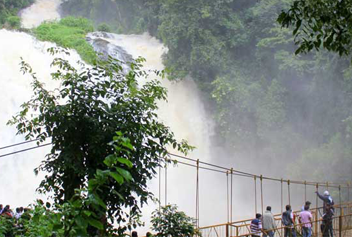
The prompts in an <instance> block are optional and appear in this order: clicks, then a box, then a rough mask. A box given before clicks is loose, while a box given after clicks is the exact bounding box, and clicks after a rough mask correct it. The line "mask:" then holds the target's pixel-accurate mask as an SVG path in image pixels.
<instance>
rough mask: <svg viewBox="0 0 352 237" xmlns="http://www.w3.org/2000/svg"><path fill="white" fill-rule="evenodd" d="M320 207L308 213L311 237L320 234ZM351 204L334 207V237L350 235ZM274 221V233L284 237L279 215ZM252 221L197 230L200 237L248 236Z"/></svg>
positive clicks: (298, 228)
mask: <svg viewBox="0 0 352 237" xmlns="http://www.w3.org/2000/svg"><path fill="white" fill-rule="evenodd" d="M322 209H323V208H322V207H319V208H312V209H311V210H310V211H311V212H312V215H313V220H312V223H313V227H312V233H313V236H319V235H320V234H321V230H320V225H321V223H322V220H321V218H320V216H321V215H322ZM294 213H295V215H296V223H298V216H299V213H300V210H299V211H294ZM351 213H352V203H343V204H341V205H335V215H334V218H333V229H334V232H336V233H338V234H339V235H340V234H342V235H341V236H339V235H337V234H335V235H334V237H349V236H350V235H351V237H352V233H350V232H351V231H350V230H351V229H352V214H351ZM274 219H275V222H276V226H277V227H278V228H277V229H276V230H275V232H276V236H280V237H281V236H282V237H283V236H284V227H283V226H282V224H281V214H276V215H274ZM251 221H252V219H247V220H241V221H236V222H232V223H224V224H218V225H212V226H206V227H201V228H199V231H200V233H201V235H202V237H233V236H236V237H241V236H250V235H251V231H250V223H251ZM295 228H296V230H297V232H298V233H302V232H301V225H300V224H296V225H295Z"/></svg>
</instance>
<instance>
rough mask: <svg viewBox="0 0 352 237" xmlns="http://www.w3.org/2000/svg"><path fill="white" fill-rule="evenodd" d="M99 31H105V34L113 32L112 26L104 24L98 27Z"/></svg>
mask: <svg viewBox="0 0 352 237" xmlns="http://www.w3.org/2000/svg"><path fill="white" fill-rule="evenodd" d="M97 30H98V31H103V32H111V28H110V26H109V25H108V24H106V23H102V24H100V25H98V27H97Z"/></svg>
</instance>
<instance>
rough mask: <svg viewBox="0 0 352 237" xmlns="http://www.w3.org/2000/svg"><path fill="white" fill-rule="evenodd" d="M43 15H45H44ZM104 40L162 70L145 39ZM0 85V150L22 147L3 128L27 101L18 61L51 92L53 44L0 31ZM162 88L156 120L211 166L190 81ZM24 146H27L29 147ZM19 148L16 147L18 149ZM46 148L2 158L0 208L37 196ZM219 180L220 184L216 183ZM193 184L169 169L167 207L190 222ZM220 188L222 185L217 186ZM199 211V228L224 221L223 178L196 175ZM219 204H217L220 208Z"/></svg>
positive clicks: (33, 22) (53, 15)
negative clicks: (38, 171)
mask: <svg viewBox="0 0 352 237" xmlns="http://www.w3.org/2000/svg"><path fill="white" fill-rule="evenodd" d="M59 3H60V1H58V0H38V1H37V2H36V3H35V4H33V5H32V6H31V7H29V8H27V9H25V10H24V11H23V12H22V24H23V26H25V27H33V26H37V25H38V24H40V22H42V21H43V20H49V19H57V18H59V14H58V11H57V9H58V6H59ZM44 13H45V14H44ZM109 35H110V36H109V37H108V38H106V40H108V41H109V42H110V43H112V44H114V45H116V46H119V47H121V48H123V49H124V50H125V51H127V53H128V54H131V55H132V56H133V57H134V58H136V57H138V56H142V57H144V58H146V60H147V61H146V63H145V68H146V69H157V70H162V69H163V68H164V66H163V64H162V59H161V56H162V54H163V53H164V52H165V51H166V50H167V49H166V48H165V47H164V46H163V45H162V44H161V43H160V42H159V41H158V40H156V39H155V38H153V37H151V36H149V35H148V34H144V35H114V34H109ZM0 39H1V44H0V73H1V74H0V75H1V76H0V80H1V84H2V86H1V89H0V90H1V93H0V95H1V99H2V100H1V101H2V107H1V111H0V131H1V135H2V136H1V137H0V144H1V145H0V146H1V147H2V146H5V145H7V144H13V143H17V142H20V141H23V140H24V139H23V137H19V136H17V137H16V136H15V128H14V127H9V126H6V125H5V124H6V122H7V121H8V120H9V119H10V118H11V116H12V115H14V114H16V112H18V111H19V110H20V107H19V106H20V104H22V103H23V102H25V101H27V100H28V99H29V98H30V95H31V93H32V91H31V88H30V86H29V84H30V80H29V78H28V77H26V76H23V75H22V74H21V73H20V72H19V63H20V57H23V58H24V60H25V61H27V62H28V63H29V64H30V65H32V66H33V69H34V71H35V72H37V74H38V77H39V78H41V79H43V80H44V81H45V83H46V84H47V85H49V86H51V87H55V86H57V82H53V81H52V80H50V67H49V64H50V62H51V61H52V56H50V55H49V54H48V53H47V52H46V49H47V48H48V47H51V46H52V45H53V44H50V43H44V42H38V41H36V40H35V39H34V38H33V37H32V36H29V35H27V34H25V33H16V32H10V31H6V30H0ZM71 55H72V56H71V57H72V58H71V59H70V61H72V62H76V61H77V60H78V56H77V54H75V53H71ZM163 85H164V86H165V87H166V88H167V89H168V92H169V93H168V102H167V103H160V109H159V112H158V114H159V116H160V119H161V120H162V121H163V122H164V123H165V124H166V125H168V126H170V128H171V130H172V131H173V132H174V133H175V135H176V137H177V138H178V139H186V140H187V141H188V142H189V143H190V144H191V145H193V146H196V147H197V148H196V150H195V151H193V152H192V153H191V154H190V157H192V158H194V159H200V160H203V161H209V160H210V153H211V150H210V149H211V144H210V137H211V135H212V133H213V129H212V122H211V120H209V119H208V116H207V113H206V111H205V108H204V105H203V103H202V100H201V97H200V92H199V91H198V89H197V87H196V85H195V83H194V82H193V81H192V80H190V79H185V80H182V81H181V82H178V83H175V82H170V81H168V80H163ZM33 145H34V144H29V145H27V146H33ZM23 147H24V146H21V148H23ZM14 150H17V148H11V149H8V150H6V151H3V150H0V152H1V153H0V154H4V153H7V152H11V151H14ZM47 152H48V148H41V149H37V150H33V151H28V152H26V153H20V154H17V155H13V156H7V157H3V158H1V159H0V167H1V172H0V180H1V184H2V186H3V191H2V192H0V203H3V204H11V205H12V206H25V205H27V204H28V203H30V202H32V201H33V199H34V198H35V197H36V196H37V194H35V191H34V190H35V188H36V187H37V186H38V184H39V182H40V180H41V179H42V177H35V176H34V173H33V169H34V168H35V167H37V166H38V165H39V163H40V161H41V160H43V159H44V155H45V154H46V153H47ZM161 178H162V190H161V191H162V195H161V201H162V203H163V204H164V202H165V189H164V187H165V183H164V181H165V179H164V173H162V174H161ZM219 180H220V181H219ZM195 184H196V172H195V169H194V168H190V167H187V166H182V165H178V167H177V168H173V167H170V168H169V169H168V183H167V186H168V188H167V196H168V198H167V203H171V204H177V205H178V206H179V207H180V210H183V211H185V212H186V213H187V214H188V215H190V216H195ZM220 184H221V185H220ZM150 188H151V191H152V192H153V193H154V194H155V196H156V197H158V196H159V190H158V179H157V177H156V179H155V180H153V181H152V182H151V183H150ZM200 190H201V192H200V207H201V212H200V215H201V220H200V224H201V225H206V224H213V223H219V222H225V221H226V209H225V208H226V203H225V202H224V201H223V200H226V199H225V198H226V180H225V177H224V176H223V175H221V177H220V176H218V175H217V174H213V173H211V172H208V171H200ZM221 201H222V202H221ZM155 208H157V204H150V205H148V206H147V207H145V208H144V209H143V220H145V221H146V224H147V225H146V227H145V228H142V229H141V230H142V231H146V230H148V229H149V225H148V220H149V217H150V213H151V211H152V210H154V209H155Z"/></svg>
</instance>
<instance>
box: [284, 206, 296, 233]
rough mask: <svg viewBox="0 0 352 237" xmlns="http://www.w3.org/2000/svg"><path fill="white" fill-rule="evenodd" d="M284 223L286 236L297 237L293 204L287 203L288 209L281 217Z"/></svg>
mask: <svg viewBox="0 0 352 237" xmlns="http://www.w3.org/2000/svg"><path fill="white" fill-rule="evenodd" d="M281 221H282V225H283V226H284V228H285V229H284V236H285V237H296V231H295V225H294V214H293V212H292V209H291V206H290V205H286V211H285V212H284V213H282V217H281Z"/></svg>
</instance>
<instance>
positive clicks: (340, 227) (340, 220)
mask: <svg viewBox="0 0 352 237" xmlns="http://www.w3.org/2000/svg"><path fill="white" fill-rule="evenodd" d="M339 237H342V216H341V215H340V216H339Z"/></svg>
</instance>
